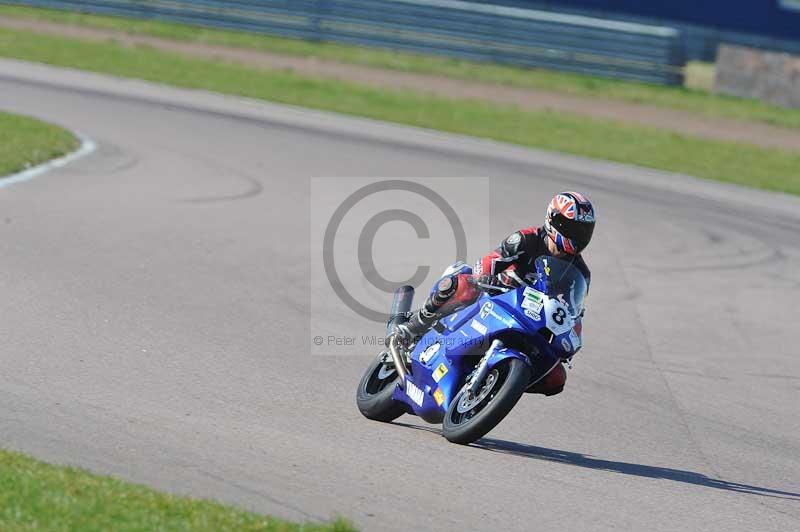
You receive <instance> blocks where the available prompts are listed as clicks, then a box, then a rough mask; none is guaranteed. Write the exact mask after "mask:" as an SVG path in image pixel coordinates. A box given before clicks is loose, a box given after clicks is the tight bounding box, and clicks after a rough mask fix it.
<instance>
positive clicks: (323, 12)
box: [5, 0, 685, 85]
mask: <svg viewBox="0 0 800 532" xmlns="http://www.w3.org/2000/svg"><path fill="white" fill-rule="evenodd" d="M5 3H11V4H24V5H29V6H37V7H49V8H57V9H69V10H77V11H82V12H90V13H102V14H111V15H126V16H132V17H139V18H152V19H160V20H169V21H175V22H184V23H188V24H197V25H203V26H212V27H218V28H229V29H239V30H247V31H254V32H262V33H269V34H274V35H281V36H286V37H296V38H302V39H311V40H319V41H334V42H341V43H351V44H360V45H367V46H380V47H386V48H391V49H397V50H407V51H412V52H420V53H427V54H430V53H434V54H441V55H448V56H452V57H459V58H464V59H471V60H478V61H492V62H497V63H507V64H514V65H523V66H529V67H541V68H550V69H556V70H564V71H570V72H578V73H584V74H595V75H600V76H609V77H616V78H622V79H629V80H636V81H646V82H653V83H663V84H669V85H680V84H682V83H683V69H682V67H683V66H684V64H685V58H684V54H683V52H682V46H681V36H680V33H679V32H678V31H677V30H675V29H673V28H666V27H660V26H650V25H644V24H637V23H630V22H619V21H612V20H603V19H598V18H591V17H585V16H580V15H565V14H558V13H552V12H545V11H537V10H531V9H521V8H515V7H504V6H498V5H490V4H479V3H471V2H465V1H462V0H260V1H259V0H232V1H216V0H194V1H191V0H140V1H135V0H89V1H81V2H70V1H57V0H38V1H37V0H31V1H11V2H5Z"/></svg>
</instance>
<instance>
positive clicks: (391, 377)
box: [356, 353, 406, 423]
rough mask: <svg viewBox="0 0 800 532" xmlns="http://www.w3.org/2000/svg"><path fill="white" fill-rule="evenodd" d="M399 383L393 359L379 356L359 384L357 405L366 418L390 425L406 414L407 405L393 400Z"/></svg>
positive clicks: (382, 355)
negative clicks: (390, 422)
mask: <svg viewBox="0 0 800 532" xmlns="http://www.w3.org/2000/svg"><path fill="white" fill-rule="evenodd" d="M398 381H399V376H398V375H397V371H396V370H395V369H394V365H393V364H392V362H391V357H389V355H388V354H387V353H381V354H380V355H378V357H377V358H376V359H375V360H374V361H373V362H372V364H370V366H369V367H368V368H367V371H366V372H365V373H364V376H363V377H361V382H359V383H358V390H357V392H356V404H357V405H358V410H359V411H360V412H361V413H362V414H363V415H364V417H366V418H367V419H373V420H375V421H383V422H386V423H388V422H389V421H393V420H395V419H397V418H398V417H400V416H402V415H403V414H405V413H406V408H405V405H403V403H400V402H398V401H395V400H394V399H392V393H393V392H394V389H395V385H396V384H397V382H398Z"/></svg>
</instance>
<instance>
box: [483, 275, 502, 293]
mask: <svg viewBox="0 0 800 532" xmlns="http://www.w3.org/2000/svg"><path fill="white" fill-rule="evenodd" d="M477 281H478V286H480V287H481V288H484V289H490V290H491V289H492V288H497V289H501V288H505V285H504V284H503V282H502V281H501V280H500V279H498V278H497V276H496V275H481V276H480V277H478V279H477Z"/></svg>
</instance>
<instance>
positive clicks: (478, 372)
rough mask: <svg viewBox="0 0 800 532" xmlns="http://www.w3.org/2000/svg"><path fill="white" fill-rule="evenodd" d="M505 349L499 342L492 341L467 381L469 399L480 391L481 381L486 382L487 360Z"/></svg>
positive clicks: (487, 372)
mask: <svg viewBox="0 0 800 532" xmlns="http://www.w3.org/2000/svg"><path fill="white" fill-rule="evenodd" d="M503 347H505V346H504V345H503V342H501V341H500V340H497V339H495V340H493V341H492V345H490V346H489V349H487V350H486V353H485V354H484V355H483V358H481V361H480V362H479V363H478V367H477V368H475V371H473V372H472V376H471V377H470V378H469V380H468V381H467V393H468V394H469V395H470V397H472V396H474V395H475V394H476V393H478V391H479V390H480V389H481V386H482V384H483V381H484V380H486V375H488V374H489V359H490V358H491V356H492V355H493V354H495V353H496V352H497V351H499V350H500V349H503Z"/></svg>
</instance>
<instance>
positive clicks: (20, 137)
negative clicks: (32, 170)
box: [0, 113, 79, 179]
mask: <svg viewBox="0 0 800 532" xmlns="http://www.w3.org/2000/svg"><path fill="white" fill-rule="evenodd" d="M78 145H79V142H78V139H76V138H75V136H74V135H72V133H70V132H69V131H66V130H65V129H62V128H60V127H58V126H54V125H52V124H45V123H44V122H40V121H38V120H34V119H33V118H28V117H25V116H17V115H11V114H7V113H0V179H2V176H5V175H8V174H12V173H14V172H17V171H20V170H24V169H25V168H28V167H29V166H34V165H36V164H39V163H41V162H44V161H47V160H48V159H53V158H55V157H58V156H60V155H64V154H65V153H67V152H70V151H73V150H74V149H76V148H77V147H78Z"/></svg>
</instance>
